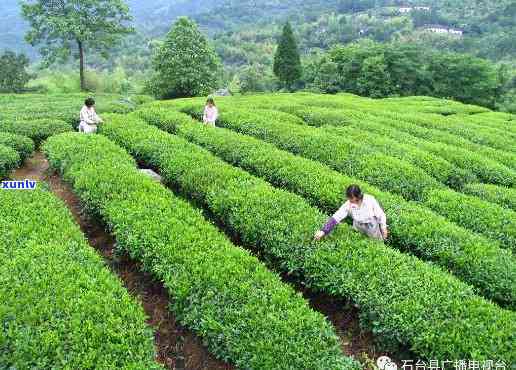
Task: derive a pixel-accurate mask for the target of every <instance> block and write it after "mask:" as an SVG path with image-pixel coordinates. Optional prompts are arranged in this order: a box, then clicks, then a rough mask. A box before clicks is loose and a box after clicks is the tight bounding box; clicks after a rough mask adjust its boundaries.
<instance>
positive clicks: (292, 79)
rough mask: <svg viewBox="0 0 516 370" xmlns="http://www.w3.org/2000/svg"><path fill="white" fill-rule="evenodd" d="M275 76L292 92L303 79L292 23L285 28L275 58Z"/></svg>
mask: <svg viewBox="0 0 516 370" xmlns="http://www.w3.org/2000/svg"><path fill="white" fill-rule="evenodd" d="M273 70H274V74H275V75H276V77H278V79H279V80H280V81H281V82H282V83H283V84H284V85H285V86H286V87H287V88H288V89H289V90H291V89H292V87H293V86H294V84H295V83H296V82H297V81H298V80H299V79H300V78H301V76H302V74H303V69H302V66H301V57H300V55H299V48H298V46H297V41H296V38H295V37H294V32H293V31H292V27H291V26H290V23H289V22H287V23H286V24H285V26H284V27H283V34H282V35H281V38H280V41H279V44H278V49H277V50H276V55H275V56H274V67H273Z"/></svg>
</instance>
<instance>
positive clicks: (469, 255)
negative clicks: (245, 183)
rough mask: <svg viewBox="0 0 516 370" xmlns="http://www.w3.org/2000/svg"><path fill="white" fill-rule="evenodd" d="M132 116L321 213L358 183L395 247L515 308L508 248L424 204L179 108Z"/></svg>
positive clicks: (514, 272) (515, 271) (515, 276)
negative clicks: (210, 126) (375, 204)
mask: <svg viewBox="0 0 516 370" xmlns="http://www.w3.org/2000/svg"><path fill="white" fill-rule="evenodd" d="M133 116H139V117H141V118H142V119H144V120H146V121H147V122H149V123H150V124H152V125H155V126H157V127H158V128H160V129H162V130H165V131H167V132H169V133H174V134H177V135H179V136H181V137H184V138H186V139H187V140H189V141H191V142H193V143H195V144H197V145H200V146H202V147H204V148H206V149H208V150H209V151H210V152H212V153H214V154H215V155H217V156H219V157H221V158H222V159H223V160H225V161H227V162H229V163H231V164H233V165H236V166H239V167H241V168H243V169H245V170H247V171H250V172H251V173H253V174H255V175H257V176H259V177H262V178H264V179H265V180H267V181H269V182H270V183H272V184H273V185H275V186H277V187H280V188H286V189H287V190H289V191H291V192H294V193H297V194H299V195H301V196H303V197H304V198H305V199H307V200H308V202H309V203H310V204H312V205H314V206H317V207H319V208H320V209H321V210H323V211H324V212H328V213H333V212H335V210H336V209H337V208H338V207H340V205H341V204H342V202H343V201H344V200H343V197H344V196H343V189H345V188H346V187H347V186H349V184H359V185H360V187H361V188H362V189H363V191H366V192H367V193H369V194H372V195H374V196H375V197H376V198H377V199H378V200H379V201H380V202H381V203H382V205H383V206H384V208H385V212H386V213H387V216H388V221H389V224H390V233H391V237H390V239H391V242H392V244H393V245H394V246H395V247H397V248H399V249H401V250H402V251H410V252H411V253H414V254H415V255H417V256H419V257H421V258H422V259H424V260H430V261H434V262H435V263H436V264H438V265H440V266H442V267H443V268H444V269H446V270H451V271H452V272H453V273H454V274H455V275H456V276H457V277H459V278H461V279H462V280H464V281H465V282H468V283H470V284H471V285H473V286H475V287H477V288H479V291H480V292H481V294H483V295H484V296H486V297H488V298H491V299H493V300H495V301H497V302H499V303H500V304H502V305H506V306H511V307H514V306H515V304H516V291H515V287H516V265H515V262H514V261H513V256H512V255H511V253H509V252H507V251H505V250H500V248H498V246H497V245H496V244H495V243H493V242H491V241H490V240H486V239H484V238H481V237H478V236H476V235H475V234H474V233H471V232H468V231H466V230H465V229H462V228H460V227H457V226H456V225H455V224H453V223H451V222H448V221H446V220H445V219H444V218H443V217H441V216H439V215H437V214H435V213H433V212H432V211H430V210H428V209H425V208H423V207H421V206H419V205H417V204H415V203H411V202H407V201H405V200H404V199H403V198H402V197H400V196H396V195H392V194H389V193H386V192H382V191H380V190H378V189H377V188H375V187H373V186H371V185H369V184H367V183H364V182H362V181H360V180H358V179H356V178H351V177H347V176H344V175H342V174H340V173H338V172H336V171H333V170H331V169H330V168H328V167H326V166H324V165H322V164H320V163H317V162H313V161H310V160H307V159H305V158H301V157H297V156H295V155H293V154H291V153H289V152H285V151H282V150H279V149H277V148H275V147H274V146H273V145H272V144H268V143H264V142H263V141H260V140H257V139H254V138H252V137H249V136H244V135H241V134H238V133H235V132H232V131H230V130H227V129H223V128H219V129H217V130H206V129H204V128H203V127H202V126H201V125H200V124H199V123H198V122H197V121H195V120H193V119H192V118H191V117H190V116H188V115H186V114H184V113H180V112H176V111H172V110H167V109H163V108H159V107H152V108H144V109H142V110H140V111H138V112H136V113H134V114H133ZM107 119H108V121H111V122H114V121H123V122H125V123H126V124H127V125H129V124H130V123H131V122H133V121H132V120H133V118H131V119H130V118H128V117H125V118H120V117H116V116H109V117H107ZM422 220H424V222H422Z"/></svg>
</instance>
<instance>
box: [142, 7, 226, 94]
mask: <svg viewBox="0 0 516 370" xmlns="http://www.w3.org/2000/svg"><path fill="white" fill-rule="evenodd" d="M153 66H154V70H155V75H154V77H153V78H152V80H151V81H150V86H149V88H150V90H151V92H152V93H153V94H154V95H156V96H158V97H161V98H180V97H191V96H200V95H206V94H209V93H211V92H212V90H213V89H215V88H216V87H217V84H218V79H219V75H220V70H221V63H220V60H219V57H218V56H217V54H216V53H215V51H214V49H213V48H212V47H211V45H210V44H209V43H208V40H207V39H206V37H205V36H204V35H203V34H202V33H201V32H200V31H199V28H198V27H197V24H196V23H195V22H194V21H192V20H190V19H188V18H187V17H181V18H179V19H178V20H177V22H176V23H175V24H174V26H173V27H172V29H171V30H170V32H169V33H168V35H167V37H166V39H165V42H164V43H163V44H162V45H161V47H160V48H159V49H158V51H157V53H156V55H155V57H154V60H153Z"/></svg>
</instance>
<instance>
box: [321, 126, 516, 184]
mask: <svg viewBox="0 0 516 370" xmlns="http://www.w3.org/2000/svg"><path fill="white" fill-rule="evenodd" d="M324 129H326V130H328V131H329V132H331V133H333V134H337V135H348V132H349V131H350V130H353V129H355V130H357V131H359V132H364V131H366V132H374V133H375V134H377V135H383V136H384V137H385V136H387V137H389V138H390V139H392V140H395V141H397V142H401V143H404V144H408V145H410V146H413V147H417V148H418V149H420V150H423V151H425V152H427V153H430V154H431V155H433V156H434V157H440V158H442V159H444V160H446V161H447V162H449V163H451V164H453V165H454V166H456V168H457V171H458V174H459V175H458V176H459V179H458V180H459V184H464V183H468V182H470V181H472V180H473V178H472V176H476V177H478V179H479V180H481V181H484V182H487V183H493V184H500V185H506V186H512V185H513V184H516V172H515V171H514V170H513V169H511V168H508V167H506V166H504V165H503V164H500V163H498V162H497V161H495V160H491V159H490V158H485V157H484V155H483V154H479V153H476V152H474V151H471V150H466V149H464V148H460V147H457V146H451V145H448V144H443V143H440V142H436V141H433V140H430V139H421V138H417V137H414V136H412V135H411V134H409V133H407V132H403V131H400V130H398V129H396V128H393V127H390V126H389V122H386V121H379V122H374V121H372V120H364V121H355V122H354V123H353V125H352V126H350V127H349V128H347V127H346V128H343V127H324ZM515 159H516V157H515ZM461 172H463V175H462V176H463V177H462V178H463V179H464V180H463V181H460V173H461ZM453 178H455V177H452V179H453ZM452 182H453V181H452ZM454 187H455V188H461V187H462V186H454Z"/></svg>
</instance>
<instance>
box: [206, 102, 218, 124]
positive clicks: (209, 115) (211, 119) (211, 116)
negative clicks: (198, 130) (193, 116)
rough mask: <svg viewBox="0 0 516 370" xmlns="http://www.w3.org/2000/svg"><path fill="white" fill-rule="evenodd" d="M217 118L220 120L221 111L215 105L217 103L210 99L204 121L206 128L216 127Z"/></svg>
mask: <svg viewBox="0 0 516 370" xmlns="http://www.w3.org/2000/svg"><path fill="white" fill-rule="evenodd" d="M217 118H219V111H218V109H217V107H216V105H215V101H214V100H213V98H208V101H207V102H206V106H205V107H204V114H203V117H202V121H203V122H204V124H205V125H206V126H210V127H215V122H216V121H217Z"/></svg>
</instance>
